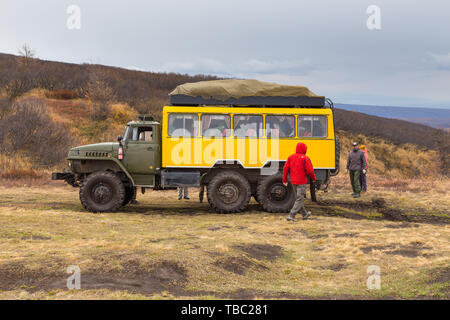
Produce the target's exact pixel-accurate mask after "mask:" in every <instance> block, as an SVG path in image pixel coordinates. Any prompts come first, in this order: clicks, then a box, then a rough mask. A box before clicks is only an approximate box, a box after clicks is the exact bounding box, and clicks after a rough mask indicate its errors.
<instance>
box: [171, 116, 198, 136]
mask: <svg viewBox="0 0 450 320" xmlns="http://www.w3.org/2000/svg"><path fill="white" fill-rule="evenodd" d="M197 134H198V116H197V115H196V114H176V113H173V114H170V115H169V136H172V137H193V136H197Z"/></svg>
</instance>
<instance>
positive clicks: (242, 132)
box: [233, 115, 263, 137]
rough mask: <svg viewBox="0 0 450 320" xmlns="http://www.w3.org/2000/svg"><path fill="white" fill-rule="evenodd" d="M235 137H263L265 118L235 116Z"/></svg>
mask: <svg viewBox="0 0 450 320" xmlns="http://www.w3.org/2000/svg"><path fill="white" fill-rule="evenodd" d="M233 127H234V136H235V137H261V136H262V135H263V117H262V116H257V115H235V116H234V117H233Z"/></svg>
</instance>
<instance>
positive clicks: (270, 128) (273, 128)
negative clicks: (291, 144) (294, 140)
mask: <svg viewBox="0 0 450 320" xmlns="http://www.w3.org/2000/svg"><path fill="white" fill-rule="evenodd" d="M294 123H295V118H294V117H293V116H272V115H268V116H266V135H267V137H273V138H275V137H279V138H291V137H294V136H295V125H294Z"/></svg>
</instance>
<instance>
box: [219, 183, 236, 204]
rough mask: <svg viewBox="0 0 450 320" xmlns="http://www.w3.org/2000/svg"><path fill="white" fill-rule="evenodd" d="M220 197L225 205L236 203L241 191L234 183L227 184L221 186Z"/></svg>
mask: <svg viewBox="0 0 450 320" xmlns="http://www.w3.org/2000/svg"><path fill="white" fill-rule="evenodd" d="M219 196H220V198H221V200H222V201H223V202H225V203H228V204H229V203H233V202H236V201H237V199H238V198H239V189H238V187H236V186H235V185H234V184H232V183H226V184H223V185H221V186H220V188H219Z"/></svg>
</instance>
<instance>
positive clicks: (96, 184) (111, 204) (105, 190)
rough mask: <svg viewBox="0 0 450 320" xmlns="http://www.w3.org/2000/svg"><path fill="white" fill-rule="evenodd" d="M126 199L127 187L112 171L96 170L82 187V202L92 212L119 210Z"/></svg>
mask: <svg viewBox="0 0 450 320" xmlns="http://www.w3.org/2000/svg"><path fill="white" fill-rule="evenodd" d="M124 200H125V187H124V185H123V183H122V181H121V180H120V178H119V177H118V176H117V175H116V174H114V173H112V172H108V171H103V172H94V173H92V174H90V175H89V176H88V177H87V178H86V179H85V180H84V181H83V184H82V185H81V188H80V201H81V204H82V205H83V207H84V208H85V209H86V210H88V211H91V212H108V211H109V212H111V211H117V210H118V209H119V208H120V207H121V206H122V204H123V203H124Z"/></svg>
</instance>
